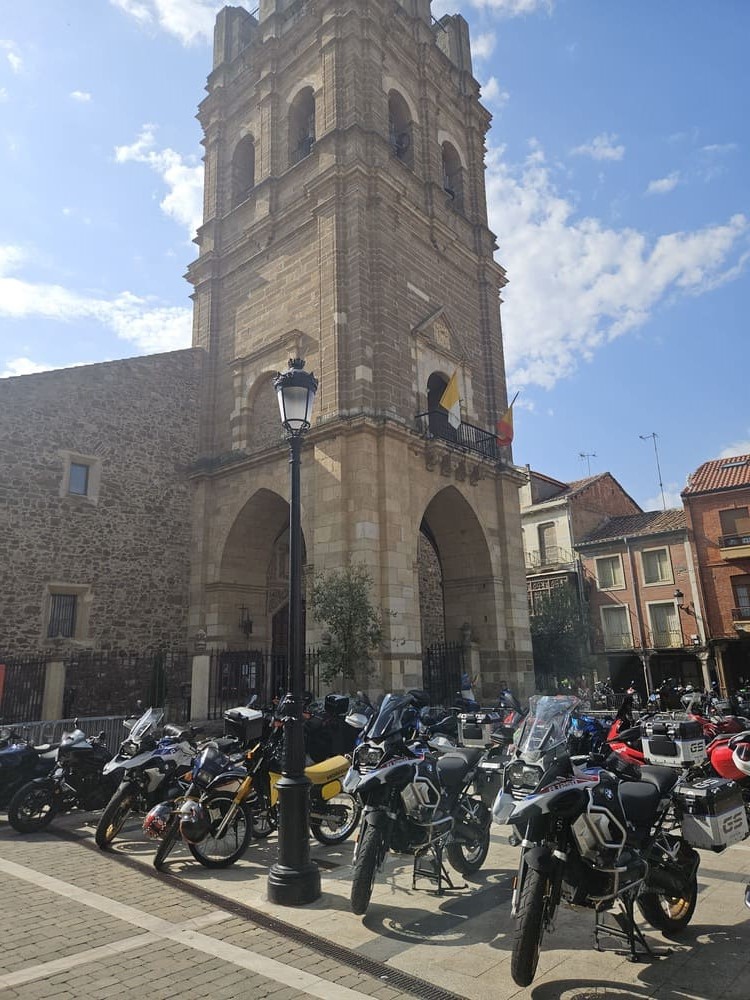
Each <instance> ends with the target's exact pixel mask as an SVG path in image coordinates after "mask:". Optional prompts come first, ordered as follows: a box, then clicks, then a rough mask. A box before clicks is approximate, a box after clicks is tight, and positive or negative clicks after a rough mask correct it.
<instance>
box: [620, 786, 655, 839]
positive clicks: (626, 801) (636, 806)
mask: <svg viewBox="0 0 750 1000" xmlns="http://www.w3.org/2000/svg"><path fill="white" fill-rule="evenodd" d="M619 792H620V802H621V803H622V808H623V812H624V813H625V817H626V819H627V820H628V822H629V823H631V824H632V825H633V826H634V827H636V829H639V830H649V829H650V828H651V825H652V823H653V821H654V819H655V817H656V811H657V809H658V807H659V800H660V799H661V793H660V791H659V789H658V788H657V787H656V786H655V785H652V784H651V783H650V782H648V781H623V782H621V783H620V787H619Z"/></svg>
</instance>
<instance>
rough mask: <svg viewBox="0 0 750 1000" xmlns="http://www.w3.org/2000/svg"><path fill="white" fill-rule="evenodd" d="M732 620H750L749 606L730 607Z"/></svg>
mask: <svg viewBox="0 0 750 1000" xmlns="http://www.w3.org/2000/svg"><path fill="white" fill-rule="evenodd" d="M732 621H735V622H750V607H746V608H732Z"/></svg>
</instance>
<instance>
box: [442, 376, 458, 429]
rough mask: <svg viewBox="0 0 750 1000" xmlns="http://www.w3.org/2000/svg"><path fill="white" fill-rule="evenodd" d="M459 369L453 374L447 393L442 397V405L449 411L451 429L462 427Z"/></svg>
mask: <svg viewBox="0 0 750 1000" xmlns="http://www.w3.org/2000/svg"><path fill="white" fill-rule="evenodd" d="M457 375H458V368H457V369H456V370H455V371H454V372H453V374H452V375H451V378H450V382H449V383H448V385H447V386H446V387H445V392H444V393H443V395H442V396H441V397H440V405H441V406H442V407H443V409H444V410H447V411H448V423H449V424H450V425H451V427H460V426H461V397H460V396H459V395H458V378H457Z"/></svg>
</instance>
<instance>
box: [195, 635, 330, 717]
mask: <svg viewBox="0 0 750 1000" xmlns="http://www.w3.org/2000/svg"><path fill="white" fill-rule="evenodd" d="M320 662H321V656H320V650H319V649H308V651H307V653H306V656H305V690H306V691H310V692H312V694H313V695H315V696H316V697H317V696H318V695H319V694H320V692H321V683H320ZM208 684H209V686H208V717H209V719H220V718H221V716H222V715H223V713H224V712H225V711H226V710H227V709H228V708H233V707H234V706H236V705H244V704H246V703H247V702H248V701H249V699H250V698H251V696H252V695H254V694H257V695H258V697H259V699H260V701H261V704H263V705H268V704H270V703H271V701H272V699H273V698H274V696H276V695H278V694H284V693H285V692H287V691H288V690H289V689H290V678H289V661H288V659H287V655H286V653H269V652H267V651H265V650H263V649H242V650H237V649H232V650H216V651H214V652H213V653H212V654H211V671H210V674H209V682H208Z"/></svg>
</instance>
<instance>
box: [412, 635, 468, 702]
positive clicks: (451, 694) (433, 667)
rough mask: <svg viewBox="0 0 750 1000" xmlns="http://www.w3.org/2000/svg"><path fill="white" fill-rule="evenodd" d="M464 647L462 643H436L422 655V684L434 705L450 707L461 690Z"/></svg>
mask: <svg viewBox="0 0 750 1000" xmlns="http://www.w3.org/2000/svg"><path fill="white" fill-rule="evenodd" d="M463 673H464V647H463V645H462V644H461V643H460V642H436V643H434V645H432V646H428V647H427V649H425V650H424V652H423V653H422V682H423V684H424V686H425V690H426V691H427V692H428V693H429V695H430V702H431V704H433V705H442V706H444V707H446V708H447V707H448V706H450V705H452V704H453V702H454V701H455V700H456V695H457V694H458V693H459V691H460V690H461V675H462V674H463Z"/></svg>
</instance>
